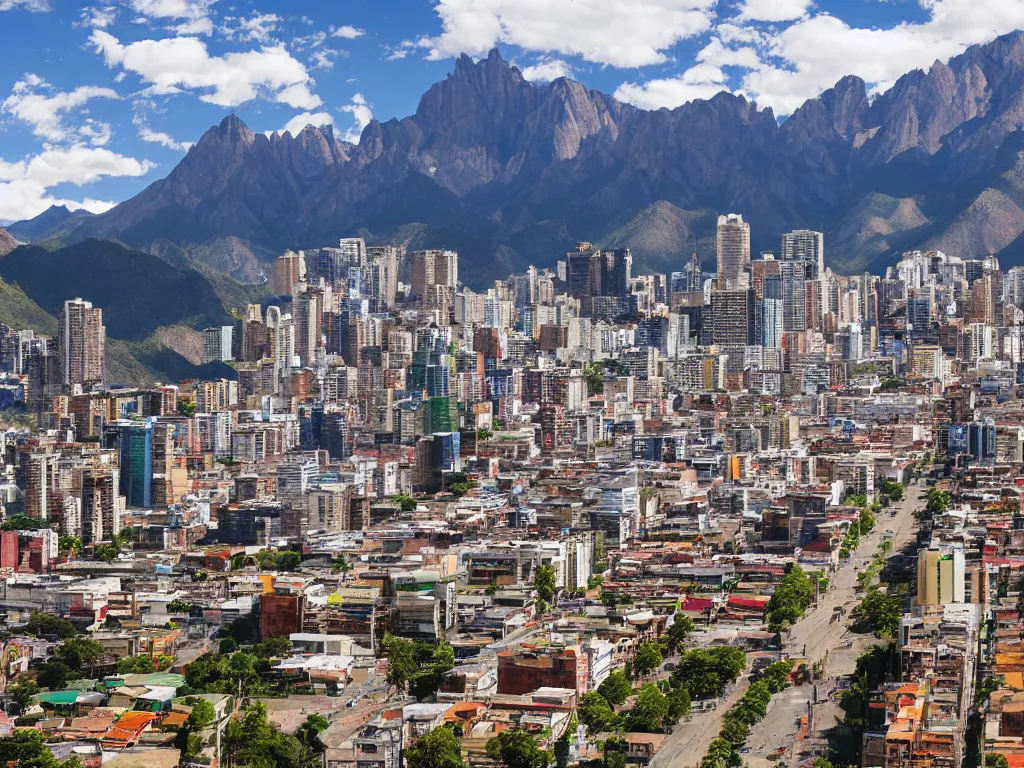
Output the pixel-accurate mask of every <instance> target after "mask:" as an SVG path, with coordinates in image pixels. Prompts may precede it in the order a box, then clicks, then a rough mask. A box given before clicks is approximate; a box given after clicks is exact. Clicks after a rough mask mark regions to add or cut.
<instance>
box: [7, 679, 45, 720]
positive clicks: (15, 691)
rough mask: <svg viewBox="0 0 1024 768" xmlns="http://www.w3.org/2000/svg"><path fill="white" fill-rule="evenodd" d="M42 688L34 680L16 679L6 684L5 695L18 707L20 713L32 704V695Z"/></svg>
mask: <svg viewBox="0 0 1024 768" xmlns="http://www.w3.org/2000/svg"><path fill="white" fill-rule="evenodd" d="M40 690H42V689H41V688H40V687H39V686H38V685H37V684H36V682H35V681H34V680H17V681H15V682H13V683H11V684H10V685H9V686H7V695H8V696H10V697H11V700H12V701H13V702H14V703H15V705H16V706H17V707H18V712H17V713H16V714H20V713H21V712H24V711H25V710H26V709H28V708H29V706H30V705H31V704H32V697H33V696H35V695H36V694H37V693H39V691H40Z"/></svg>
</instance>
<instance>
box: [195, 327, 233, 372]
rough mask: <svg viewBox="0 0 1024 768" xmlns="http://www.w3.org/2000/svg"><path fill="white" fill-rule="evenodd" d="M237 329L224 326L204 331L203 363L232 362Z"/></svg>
mask: <svg viewBox="0 0 1024 768" xmlns="http://www.w3.org/2000/svg"><path fill="white" fill-rule="evenodd" d="M234 331H235V327H234V326H233V325H222V326H220V327H217V328H204V329H203V362H204V363H219V362H222V361H225V360H231V359H232V354H231V346H232V342H233V337H234Z"/></svg>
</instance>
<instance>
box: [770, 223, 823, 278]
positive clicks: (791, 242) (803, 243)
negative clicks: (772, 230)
mask: <svg viewBox="0 0 1024 768" xmlns="http://www.w3.org/2000/svg"><path fill="white" fill-rule="evenodd" d="M780 256H781V258H782V260H783V261H803V262H807V263H808V265H809V266H808V269H807V279H808V280H814V279H817V278H818V277H819V276H821V275H823V274H824V273H825V236H824V235H823V234H822V233H821V232H812V231H811V230H809V229H797V230H794V231H793V232H787V233H786V234H784V235H783V236H782V252H781V254H780Z"/></svg>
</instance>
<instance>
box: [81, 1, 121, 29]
mask: <svg viewBox="0 0 1024 768" xmlns="http://www.w3.org/2000/svg"><path fill="white" fill-rule="evenodd" d="M116 20H117V7H116V6H113V5H104V6H88V7H86V8H83V9H82V12H81V14H80V15H79V19H78V21H77V22H75V24H74V26H76V27H92V28H94V29H105V28H106V27H109V26H110V25H111V24H113V23H114V22H115V21H116Z"/></svg>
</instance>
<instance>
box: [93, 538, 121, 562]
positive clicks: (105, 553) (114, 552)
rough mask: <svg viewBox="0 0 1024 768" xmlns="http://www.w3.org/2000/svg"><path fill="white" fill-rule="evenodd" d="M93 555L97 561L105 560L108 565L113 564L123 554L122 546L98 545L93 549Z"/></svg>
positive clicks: (112, 544) (111, 544) (113, 544)
mask: <svg viewBox="0 0 1024 768" xmlns="http://www.w3.org/2000/svg"><path fill="white" fill-rule="evenodd" d="M93 554H94V555H95V556H96V559H97V560H105V561H106V562H108V563H112V562H114V561H115V560H116V559H117V556H118V555H119V554H121V546H120V545H119V544H115V543H113V542H111V543H109V544H97V545H96V548H95V549H93Z"/></svg>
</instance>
